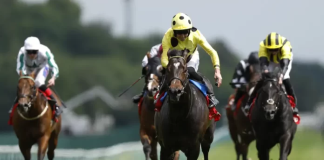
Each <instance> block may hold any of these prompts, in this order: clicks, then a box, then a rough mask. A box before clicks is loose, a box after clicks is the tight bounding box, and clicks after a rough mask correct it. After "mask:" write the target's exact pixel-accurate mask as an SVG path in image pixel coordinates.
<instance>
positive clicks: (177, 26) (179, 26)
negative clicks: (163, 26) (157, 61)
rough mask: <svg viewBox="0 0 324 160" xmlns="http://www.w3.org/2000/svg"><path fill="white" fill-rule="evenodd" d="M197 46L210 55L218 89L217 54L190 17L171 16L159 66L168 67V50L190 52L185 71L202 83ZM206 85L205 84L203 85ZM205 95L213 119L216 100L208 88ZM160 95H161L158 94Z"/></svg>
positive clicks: (220, 81) (218, 65)
mask: <svg viewBox="0 0 324 160" xmlns="http://www.w3.org/2000/svg"><path fill="white" fill-rule="evenodd" d="M198 44H199V45H200V46H201V47H202V48H203V49H204V50H205V51H206V52H207V53H208V54H209V55H210V57H211V60H212V63H213V68H214V69H215V75H214V78H215V80H218V87H220V85H221V83H222V76H221V73H220V63H219V58H218V54H217V52H216V51H215V50H214V49H213V48H212V46H211V45H210V44H209V43H208V42H207V40H206V39H205V37H204V36H203V35H202V34H201V32H200V31H199V30H198V29H197V28H195V27H193V26H192V21H191V19H190V17H189V16H188V15H186V14H184V13H178V14H176V15H175V16H173V19H172V21H171V28H170V29H168V30H167V32H166V33H165V34H164V37H163V39H162V46H163V53H162V56H161V64H162V67H163V68H166V67H167V65H168V62H169V60H168V55H167V54H168V51H169V50H170V49H178V50H184V49H188V50H189V51H190V52H189V53H188V58H189V59H190V60H189V62H188V63H187V69H188V73H189V77H190V78H192V79H195V80H198V81H200V82H204V83H205V80H204V78H202V77H201V76H200V75H199V74H198V73H197V70H198V66H199V53H198V49H197V46H198ZM205 84H206V83H205ZM165 88H166V87H162V88H161V91H160V93H162V92H163V91H162V90H165ZM207 88H208V91H207V94H208V97H209V99H210V101H211V103H210V105H209V106H208V107H209V111H210V114H211V116H212V117H215V116H216V115H217V114H219V113H218V112H217V111H216V108H215V107H216V105H217V104H218V100H217V99H216V98H215V96H214V92H213V91H212V90H210V88H209V87H207ZM160 95H161V94H160Z"/></svg>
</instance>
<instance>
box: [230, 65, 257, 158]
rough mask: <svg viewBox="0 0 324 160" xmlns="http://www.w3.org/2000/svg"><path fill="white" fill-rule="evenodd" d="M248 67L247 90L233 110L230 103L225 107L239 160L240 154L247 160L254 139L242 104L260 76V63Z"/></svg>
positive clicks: (245, 101) (244, 103)
mask: <svg viewBox="0 0 324 160" xmlns="http://www.w3.org/2000/svg"><path fill="white" fill-rule="evenodd" d="M248 69H249V74H250V80H249V82H248V83H247V86H246V88H247V92H246V93H245V94H244V95H243V96H242V97H241V98H240V100H239V101H238V102H237V105H236V108H235V110H234V111H233V110H232V109H231V107H232V104H229V105H228V107H226V115H227V119H228V126H229V132H230V135H231V138H232V140H233V142H234V144H235V151H236V155H237V158H236V159H237V160H240V156H242V158H243V160H248V159H247V154H248V149H249V145H250V143H251V142H252V141H253V140H254V139H255V136H254V132H253V129H252V125H251V123H250V119H249V117H247V115H246V113H245V112H244V106H245V105H246V103H247V100H248V98H249V95H250V94H251V93H252V91H253V89H254V86H255V85H256V83H257V81H259V80H260V78H261V67H260V64H255V65H251V66H250V67H249V68H248ZM244 86H245V85H244ZM231 99H234V97H233V96H232V98H230V100H231Z"/></svg>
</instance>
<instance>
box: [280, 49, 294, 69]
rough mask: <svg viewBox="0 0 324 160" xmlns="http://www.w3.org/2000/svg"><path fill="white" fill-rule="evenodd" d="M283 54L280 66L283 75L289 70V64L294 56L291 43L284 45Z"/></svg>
mask: <svg viewBox="0 0 324 160" xmlns="http://www.w3.org/2000/svg"><path fill="white" fill-rule="evenodd" d="M281 54H282V56H281V57H280V62H279V63H280V66H281V69H282V75H285V74H286V72H287V70H288V65H289V62H290V60H291V57H292V53H291V47H290V46H289V45H284V46H283V47H282V49H281Z"/></svg>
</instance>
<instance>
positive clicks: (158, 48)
mask: <svg viewBox="0 0 324 160" xmlns="http://www.w3.org/2000/svg"><path fill="white" fill-rule="evenodd" d="M162 52H163V48H162V44H161V43H160V44H157V45H154V46H153V47H152V48H151V51H150V56H151V58H153V57H156V56H157V57H160V58H161V54H162ZM147 63H148V58H147V56H146V55H145V56H144V58H143V60H142V75H145V74H146V69H145V67H146V65H147ZM145 90H146V84H144V88H143V90H142V92H141V93H140V94H138V95H135V96H134V97H133V102H134V103H138V102H139V101H140V99H141V98H142V97H143V95H144V92H145Z"/></svg>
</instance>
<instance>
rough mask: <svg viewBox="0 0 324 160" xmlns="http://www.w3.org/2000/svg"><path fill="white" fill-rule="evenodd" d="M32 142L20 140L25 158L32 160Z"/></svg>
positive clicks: (20, 146) (20, 147)
mask: <svg viewBox="0 0 324 160" xmlns="http://www.w3.org/2000/svg"><path fill="white" fill-rule="evenodd" d="M31 147H32V144H30V143H28V142H26V141H21V140H19V149H20V151H21V153H22V155H23V156H24V158H25V160H30V159H31V154H30V150H31Z"/></svg>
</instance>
